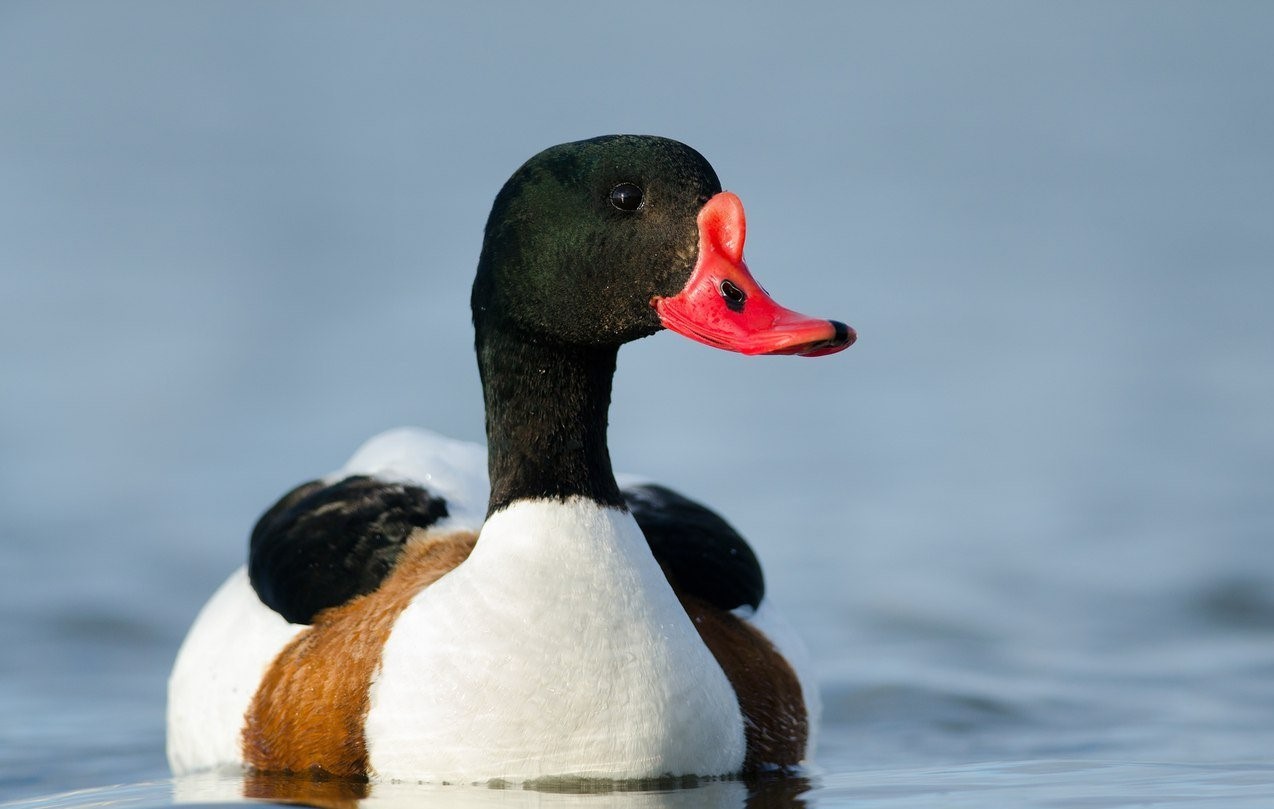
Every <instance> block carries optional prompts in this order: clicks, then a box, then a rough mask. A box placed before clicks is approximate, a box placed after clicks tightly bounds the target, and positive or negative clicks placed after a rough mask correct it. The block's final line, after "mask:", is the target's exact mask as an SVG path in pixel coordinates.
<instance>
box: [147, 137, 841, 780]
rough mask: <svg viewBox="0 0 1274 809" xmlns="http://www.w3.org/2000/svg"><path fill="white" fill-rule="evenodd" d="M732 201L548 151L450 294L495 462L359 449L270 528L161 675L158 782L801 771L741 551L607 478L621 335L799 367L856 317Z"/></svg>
mask: <svg viewBox="0 0 1274 809" xmlns="http://www.w3.org/2000/svg"><path fill="white" fill-rule="evenodd" d="M745 236H746V220H745V215H744V209H743V204H742V201H741V200H740V199H739V197H738V196H737V195H735V194H734V193H732V192H729V191H724V190H723V189H722V186H721V183H720V181H719V179H718V177H717V174H716V172H715V171H714V169H713V168H712V166H711V165H710V164H709V163H708V161H707V160H706V159H705V158H704V157H703V156H702V155H701V154H699V153H698V152H697V151H695V150H694V149H692V148H691V147H689V146H687V145H685V144H683V143H680V142H678V141H676V140H672V139H668V138H663V137H657V136H650V135H607V136H602V137H597V138H591V139H588V140H581V141H575V142H571V143H564V144H560V145H557V146H553V147H550V148H548V149H545V150H543V151H541V152H539V153H538V154H536V155H535V156H533V157H531V158H530V159H529V160H527V161H526V162H525V163H524V164H523V165H522V166H521V167H520V168H518V169H517V171H515V172H514V173H513V174H512V176H511V177H510V178H509V180H508V181H507V182H506V183H505V184H504V186H503V187H502V188H501V189H500V191H499V193H498V194H497V195H496V197H495V201H494V203H493V205H492V208H491V213H490V216H489V218H488V220H487V223H486V228H485V231H484V239H483V244H482V249H481V253H480V256H479V259H478V267H477V275H476V278H475V280H474V284H473V289H472V295H471V300H470V305H471V308H472V313H473V325H474V334H475V342H474V346H475V353H476V356H477V363H478V371H479V376H480V379H481V382H482V391H483V402H484V406H485V417H486V418H485V424H486V446H485V447H483V446H480V445H477V444H472V443H467V442H463V441H457V440H453V439H449V438H445V437H443V436H440V435H437V434H435V433H432V432H429V431H426V430H421V429H416V428H401V429H396V430H391V431H389V432H386V433H383V434H381V435H379V436H376V437H375V438H373V439H371V440H370V441H368V442H367V443H366V444H364V445H363V446H362V447H360V448H359V449H358V450H357V451H356V452H355V453H354V455H353V457H352V458H351V459H350V460H349V461H348V462H347V463H346V464H345V465H344V466H343V467H341V468H340V469H339V470H337V471H336V472H334V473H332V474H329V475H327V476H326V477H322V478H317V479H315V480H311V481H308V482H306V483H303V484H301V485H299V486H297V487H296V488H294V489H292V490H291V491H289V492H288V493H286V494H285V495H283V497H281V498H280V499H279V500H278V501H277V502H276V503H275V504H274V505H272V506H271V507H270V508H269V509H267V510H266V511H265V513H264V514H263V515H262V516H261V517H260V519H259V520H258V522H257V523H256V526H255V527H254V529H253V530H252V533H251V537H250V540H249V543H248V544H249V552H248V559H247V562H246V564H244V565H243V566H242V567H241V568H239V569H238V570H237V571H235V572H234V573H233V574H232V575H231V576H230V577H229V579H227V580H226V582H225V583H224V584H223V585H222V586H221V587H220V588H219V589H218V590H217V591H216V592H215V594H214V595H213V596H212V598H211V599H210V600H209V601H208V603H207V604H206V605H205V606H204V607H203V609H202V610H201V611H200V612H199V614H198V616H197V617H196V619H195V621H194V624H193V625H192V627H191V629H190V630H189V632H188V634H187V636H186V638H185V640H184V641H183V643H182V645H181V648H180V650H179V652H178V654H177V658H176V661H175V663H174V666H173V670H172V674H171V676H170V679H169V684H168V711H167V754H168V759H169V763H170V766H171V768H172V770H173V771H174V773H175V774H178V775H181V774H185V773H193V772H197V771H203V770H219V769H226V768H237V769H239V770H240V771H247V772H252V773H287V774H291V775H302V776H312V777H318V778H340V779H352V780H358V781H376V780H387V781H402V780H410V781H420V782H438V783H491V782H532V781H535V780H537V779H543V778H585V779H608V780H623V781H627V780H640V779H650V778H660V777H665V776H731V775H739V774H745V773H750V772H762V771H772V770H793V769H799V768H801V767H803V766H805V765H806V764H807V763H808V761H809V758H810V756H811V754H812V752H811V751H812V748H813V744H814V740H815V732H816V726H817V711H818V698H817V689H816V687H815V684H814V680H813V679H812V677H811V676H810V675H809V673H808V665H807V660H806V659H805V656H804V654H803V650H802V647H801V646H800V643H799V639H798V638H796V637H795V634H794V633H793V632H792V631H791V628H790V626H788V625H787V624H786V623H785V622H784V621H783V619H782V618H781V616H780V615H779V614H778V612H777V611H776V610H774V609H773V607H772V605H771V604H770V602H769V601H768V600H767V599H766V597H765V584H764V577H763V575H762V570H761V567H760V564H759V562H758V560H757V556H756V554H755V553H754V551H753V550H752V548H751V547H750V546H749V544H748V543H747V541H746V540H745V539H744V538H743V537H742V536H741V535H740V534H739V533H738V531H736V530H735V529H734V528H733V527H732V526H731V525H730V524H729V523H728V522H727V521H726V520H725V519H724V518H723V517H721V516H720V515H719V514H717V513H716V512H715V511H713V510H712V509H710V508H709V507H707V506H706V505H704V504H702V503H700V502H697V501H695V500H692V499H690V498H689V497H686V496H684V495H682V494H680V493H678V492H675V491H673V490H671V489H669V488H667V487H665V486H661V485H659V484H657V483H653V482H649V481H646V480H644V479H636V478H628V477H625V485H624V486H622V487H621V485H620V483H619V479H618V478H617V476H616V474H615V472H614V471H613V469H612V466H611V458H610V453H609V449H608V447H607V429H608V411H609V406H610V399H611V385H612V378H613V376H614V373H615V369H616V360H617V355H618V351H619V348H620V346H622V345H624V344H626V343H628V342H631V341H634V340H637V339H640V338H644V337H647V336H650V335H653V334H655V333H656V332H659V331H661V330H668V331H671V332H674V333H677V334H680V335H682V336H684V337H687V338H690V339H691V340H694V341H697V342H699V343H703V344H707V345H709V346H713V347H716V348H720V349H726V350H730V351H734V352H739V353H743V354H748V355H774V354H778V355H795V356H804V357H819V356H826V355H830V354H834V353H836V352H839V351H842V350H844V349H846V348H848V347H849V346H850V345H851V344H852V343H853V342H854V341H855V339H856V333H855V332H854V330H853V329H852V328H850V327H849V326H847V325H845V324H844V323H842V322H840V321H836V320H829V319H822V318H815V317H809V316H806V315H802V314H799V313H797V312H795V311H793V310H790V309H786V308H784V307H782V306H780V305H779V304H778V303H777V302H776V301H775V300H774V299H773V298H772V297H771V296H770V295H769V294H768V293H767V292H766V291H765V290H764V289H763V288H762V287H761V285H760V284H759V283H758V282H757V281H756V280H755V279H754V277H753V276H752V274H751V272H750V270H749V269H748V267H747V264H746V262H745V261H744V259H743V246H744V240H745Z"/></svg>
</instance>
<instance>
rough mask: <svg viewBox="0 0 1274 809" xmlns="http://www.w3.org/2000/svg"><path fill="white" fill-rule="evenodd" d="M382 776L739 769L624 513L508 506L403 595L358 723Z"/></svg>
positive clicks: (738, 748)
mask: <svg viewBox="0 0 1274 809" xmlns="http://www.w3.org/2000/svg"><path fill="white" fill-rule="evenodd" d="M366 733H367V745H368V752H369V754H370V759H371V767H372V770H373V773H374V774H375V775H376V776H378V777H380V778H388V779H404V780H420V781H453V782H456V781H459V782H480V781H487V780H490V779H494V778H504V779H509V780H528V779H532V778H538V777H543V776H559V775H560V776H583V777H594V778H615V779H629V778H649V777H657V776H661V775H668V774H671V775H685V774H697V775H718V774H725V773H732V772H736V771H737V770H738V769H739V767H740V766H741V765H742V763H743V757H744V747H745V745H744V736H743V719H742V716H741V714H740V712H739V705H738V700H737V698H736V697H735V694H734V690H733V688H732V687H731V686H730V683H729V681H728V680H727V679H726V677H725V674H724V673H723V672H722V671H721V667H720V666H719V665H718V664H717V662H716V660H715V658H714V657H713V656H712V653H711V652H709V651H708V649H707V647H706V646H704V645H703V642H702V641H701V640H700V638H699V634H698V632H697V631H696V630H695V628H694V626H693V625H692V624H691V623H690V619H689V618H688V617H687V616H686V613H685V611H684V610H683V609H682V607H681V604H680V603H679V602H678V601H677V598H676V596H674V595H673V592H672V589H671V588H670V587H669V586H668V583H667V581H666V579H665V578H664V575H663V572H662V571H661V570H660V569H659V566H658V564H657V563H656V562H655V560H654V557H653V556H652V555H651V553H650V550H649V547H648V546H647V544H646V540H645V537H643V536H642V533H641V530H640V529H639V528H638V527H637V523H636V521H635V520H634V519H633V518H632V515H630V514H628V513H627V512H623V511H619V510H618V509H614V508H607V507H603V506H600V505H598V504H597V503H595V502H593V501H591V500H588V499H586V498H571V499H569V500H567V501H566V502H564V503H563V502H559V501H519V502H516V503H514V504H512V505H510V506H509V507H508V508H505V509H503V510H501V511H499V512H498V513H496V514H494V515H492V516H491V518H490V519H489V520H487V522H486V524H485V525H484V526H483V528H482V533H481V535H480V537H479V540H478V544H477V546H476V547H475V548H474V551H473V554H472V555H471V556H470V557H469V559H468V560H466V561H465V562H464V563H463V564H461V565H460V566H459V567H457V568H456V569H455V570H454V571H452V572H451V573H448V574H447V575H446V576H444V577H443V578H441V579H439V580H438V581H437V582H435V583H434V584H433V585H431V586H430V587H428V588H426V589H425V590H424V591H422V592H421V593H420V595H418V596H417V597H416V599H415V600H414V601H413V602H412V604H411V605H410V606H409V607H408V608H407V609H406V610H405V611H404V612H403V613H402V615H401V616H400V617H399V619H398V621H397V623H396V624H395V626H394V630H393V633H392V634H391V636H390V638H389V640H388V641H387V642H386V644H385V648H384V653H383V658H382V668H381V671H380V672H379V674H378V675H377V677H376V679H375V681H374V682H373V684H372V688H371V709H370V711H369V714H368V717H367V725H366Z"/></svg>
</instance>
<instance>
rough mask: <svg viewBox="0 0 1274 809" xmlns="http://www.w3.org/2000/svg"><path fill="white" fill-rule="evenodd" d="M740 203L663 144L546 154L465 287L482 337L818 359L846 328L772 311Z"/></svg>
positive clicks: (704, 169)
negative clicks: (654, 338) (685, 343)
mask: <svg viewBox="0 0 1274 809" xmlns="http://www.w3.org/2000/svg"><path fill="white" fill-rule="evenodd" d="M745 236H746V221H745V218H744V212H743V203H742V202H741V201H740V200H739V198H738V197H737V196H735V195H734V194H732V193H730V192H725V191H722V190H721V183H720V181H719V180H718V179H717V175H716V172H715V171H713V169H712V166H711V165H709V163H708V161H707V160H705V159H704V158H703V156H702V155H700V154H699V153H698V152H696V151H695V150H694V149H691V148H690V147H689V146H686V145H685V144H682V143H678V142H677V141H674V140H669V139H667V138H660V137H653V136H639V135H609V136H605V137H600V138H593V139H591V140H584V141H577V142H574V143H566V144H561V145H559V146H553V147H551V148H549V149H546V150H544V151H543V152H540V153H539V154H537V155H536V156H534V157H532V158H531V159H530V160H528V161H527V162H526V163H525V164H523V165H522V167H521V168H519V169H518V170H517V171H516V172H515V173H514V174H513V176H512V177H510V178H509V180H508V182H507V183H505V185H504V187H503V189H501V191H500V193H499V195H498V196H497V197H496V200H495V204H494V205H493V206H492V210H491V216H490V218H489V219H488V221H487V227H486V238H485V240H484V242H483V248H482V256H481V259H480V260H479V264H478V275H477V279H476V280H475V282H474V287H473V298H472V305H473V317H474V325H475V327H476V329H477V332H478V341H479V344H481V343H482V342H483V340H484V335H485V334H487V333H488V332H489V331H491V330H495V331H499V332H502V333H504V334H506V335H509V336H514V335H516V338H517V339H520V340H524V341H528V342H535V343H545V344H557V345H562V346H575V347H579V348H586V347H590V346H592V347H603V346H618V345H620V344H622V343H625V342H629V341H631V340H635V339H637V338H640V337H645V336H647V335H649V334H653V333H654V332H656V331H658V330H659V329H661V328H667V329H670V330H671V331H674V332H677V333H678V334H682V335H684V336H686V337H689V338H691V339H693V340H697V341H699V342H702V343H706V344H708V345H711V346H715V347H717V348H723V349H727V350H731V351H738V352H740V353H744V354H797V355H802V356H821V355H824V354H831V353H835V352H837V351H841V350H843V349H845V348H848V347H849V346H850V344H852V343H853V342H854V339H855V334H854V331H853V329H851V328H849V327H848V326H846V325H845V324H843V323H840V322H838V321H834V320H824V319H819V318H811V317H807V316H805V315H801V314H798V313H796V312H793V311H791V310H789V309H786V308H784V307H782V306H780V305H778V304H777V303H776V302H775V301H774V300H773V299H772V298H770V296H769V295H768V294H767V293H766V292H765V290H764V289H763V288H762V287H761V286H760V284H758V283H757V282H756V280H754V279H753V277H752V275H751V273H750V272H749V271H748V268H747V265H746V264H745V263H744V261H743V243H744V239H745Z"/></svg>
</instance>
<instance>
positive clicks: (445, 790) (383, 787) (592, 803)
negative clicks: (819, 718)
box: [172, 773, 811, 809]
mask: <svg viewBox="0 0 1274 809" xmlns="http://www.w3.org/2000/svg"><path fill="white" fill-rule="evenodd" d="M810 788H811V783H810V781H809V779H807V778H804V777H801V776H793V775H782V774H774V775H762V776H753V777H748V778H742V779H708V778H694V777H687V778H667V779H655V780H646V781H624V782H615V781H599V780H591V779H550V780H541V781H536V782H532V783H528V784H516V785H515V784H493V785H472V786H470V785H459V784H444V785H438V784H413V783H403V782H387V783H367V782H362V781H347V780H341V779H313V778H306V777H298V776H289V775H273V774H264V773H250V774H248V775H245V776H240V775H237V774H228V773H201V774H195V775H189V776H182V777H180V778H177V779H175V781H174V786H173V795H172V801H173V802H175V803H181V804H199V803H216V802H226V801H235V800H240V799H242V798H249V799H253V800H267V801H272V802H275V803H287V804H296V805H301V806H314V807H321V809H392V808H393V807H400V806H401V807H404V808H405V807H408V806H413V807H414V806H420V805H428V806H441V807H455V808H456V809H467V808H468V807H586V808H587V809H602V808H603V807H617V808H618V809H673V808H674V807H707V808H708V809H727V808H728V807H733V808H734V809H764V808H766V807H773V809H784V808H785V807H786V808H788V809H790V808H791V807H802V808H803V807H804V806H805V805H806V804H805V801H804V800H802V799H801V795H803V794H804V793H806V792H808V791H809V790H810Z"/></svg>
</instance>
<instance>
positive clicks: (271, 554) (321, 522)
mask: <svg viewBox="0 0 1274 809" xmlns="http://www.w3.org/2000/svg"><path fill="white" fill-rule="evenodd" d="M446 516H447V504H446V501H445V500H443V499H442V498H441V497H438V496H436V495H432V494H430V493H429V492H428V491H427V490H425V489H423V488H421V487H419V486H412V485H409V484H405V483H388V482H386V481H382V480H377V479H376V478H372V477H366V476H362V475H358V476H353V477H347V478H345V479H343V480H340V481H337V482H336V483H332V484H330V485H326V484H324V483H323V482H322V481H310V482H309V483H303V484H301V485H300V486H298V487H296V488H295V489H293V490H292V491H290V492H288V493H287V494H285V495H284V496H283V497H282V498H281V499H280V500H279V502H277V503H275V504H274V506H272V507H271V508H270V510H269V511H267V512H266V513H265V514H264V515H263V516H262V517H261V519H260V520H258V521H257V524H256V527H255V528H254V529H252V540H251V543H250V545H249V549H248V578H249V580H250V581H251V582H252V587H253V589H254V590H256V592H257V596H258V597H259V598H260V599H261V601H262V602H263V603H265V604H266V606H268V607H270V608H271V609H273V610H274V611H275V612H277V613H279V614H280V615H282V616H283V617H284V618H286V619H287V620H288V621H290V622H291V623H294V624H309V623H313V621H314V616H315V615H316V614H317V613H318V612H319V611H320V610H324V609H327V608H328V607H335V606H338V605H340V604H344V603H345V602H347V601H349V600H350V599H351V598H354V597H355V596H358V595H363V594H365V593H370V592H372V591H373V590H375V589H376V588H377V587H378V586H380V583H381V581H382V580H383V579H384V578H385V576H386V575H388V574H389V571H390V570H391V569H392V568H393V566H394V563H395V562H396V561H397V560H398V556H399V555H400V554H401V553H402V551H403V546H404V544H405V543H406V541H407V537H408V536H410V535H411V532H412V531H414V530H415V529H417V528H428V527H429V526H431V525H433V524H434V523H436V522H437V521H438V520H440V519H442V518H443V517H446Z"/></svg>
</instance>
